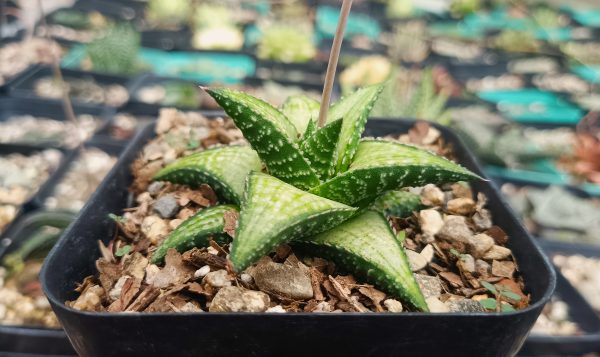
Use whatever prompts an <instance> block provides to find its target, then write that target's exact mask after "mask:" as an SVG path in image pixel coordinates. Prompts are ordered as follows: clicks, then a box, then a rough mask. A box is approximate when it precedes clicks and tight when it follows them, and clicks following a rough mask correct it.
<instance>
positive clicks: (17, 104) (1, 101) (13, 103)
mask: <svg viewBox="0 0 600 357" xmlns="http://www.w3.org/2000/svg"><path fill="white" fill-rule="evenodd" d="M73 111H74V112H75V115H80V114H90V115H93V116H95V117H98V118H99V119H100V120H101V123H100V126H99V127H98V130H97V131H96V132H99V131H100V130H102V129H103V127H104V126H106V124H107V123H108V120H109V119H110V117H111V116H112V115H113V113H114V109H111V108H108V107H99V106H94V105H88V104H85V105H84V104H76V105H73ZM13 115H32V116H35V117H44V118H50V119H54V120H59V121H65V120H67V119H66V118H65V114H64V110H63V106H62V103H61V102H60V101H55V100H50V99H43V98H23V97H5V98H0V121H5V120H7V119H8V118H10V117H11V116H13ZM44 145H45V146H46V144H44ZM47 146H51V147H57V146H58V145H54V144H51V143H50V144H47Z"/></svg>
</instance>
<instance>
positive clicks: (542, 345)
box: [520, 241, 600, 356]
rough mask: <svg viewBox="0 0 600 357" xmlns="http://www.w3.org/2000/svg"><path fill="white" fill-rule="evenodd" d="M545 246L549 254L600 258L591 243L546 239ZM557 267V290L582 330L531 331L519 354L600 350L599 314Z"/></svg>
mask: <svg viewBox="0 0 600 357" xmlns="http://www.w3.org/2000/svg"><path fill="white" fill-rule="evenodd" d="M541 245H542V248H543V249H544V251H545V252H546V253H547V254H548V255H549V256H552V255H553V254H564V255H575V254H579V255H583V256H586V257H592V258H598V259H600V248H598V247H590V246H589V245H578V244H568V243H561V242H550V241H543V242H542V244H541ZM556 270H557V273H556V275H557V281H556V282H557V286H556V292H555V294H556V295H557V296H559V297H560V298H561V299H562V300H563V301H564V302H565V303H567V305H568V306H569V315H570V317H571V320H572V321H573V322H575V323H577V324H578V325H579V328H580V329H581V331H582V334H581V335H578V336H548V335H537V334H531V335H529V337H528V338H527V340H526V341H525V344H524V345H523V349H522V350H521V351H520V354H522V355H524V356H582V355H586V354H593V353H594V352H598V351H600V318H599V317H598V314H597V313H596V312H595V311H594V309H593V308H592V307H591V306H590V305H589V303H588V302H587V301H586V300H585V299H584V298H583V296H581V295H580V294H579V292H578V291H577V290H576V289H575V288H574V287H573V285H571V284H570V283H569V281H568V280H567V279H566V278H565V277H564V276H563V275H562V274H561V273H560V271H559V269H558V268H556Z"/></svg>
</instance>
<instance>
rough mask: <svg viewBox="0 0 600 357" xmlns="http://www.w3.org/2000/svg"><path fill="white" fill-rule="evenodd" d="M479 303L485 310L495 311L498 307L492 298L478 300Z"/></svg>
mask: <svg viewBox="0 0 600 357" xmlns="http://www.w3.org/2000/svg"><path fill="white" fill-rule="evenodd" d="M479 303H480V304H481V306H483V308H484V309H487V310H496V306H497V305H498V302H497V301H496V299H494V298H487V299H483V300H479Z"/></svg>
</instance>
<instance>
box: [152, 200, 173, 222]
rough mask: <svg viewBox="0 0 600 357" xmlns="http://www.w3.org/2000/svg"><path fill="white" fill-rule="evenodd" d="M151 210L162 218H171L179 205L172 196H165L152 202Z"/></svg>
mask: <svg viewBox="0 0 600 357" xmlns="http://www.w3.org/2000/svg"><path fill="white" fill-rule="evenodd" d="M153 209H154V211H155V212H156V213H158V214H159V215H160V216H161V217H162V218H173V217H175V215H176V214H177V212H179V204H177V199H176V198H175V196H173V195H165V196H162V197H161V198H159V199H158V200H156V202H154V206H153Z"/></svg>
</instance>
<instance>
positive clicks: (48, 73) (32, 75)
mask: <svg viewBox="0 0 600 357" xmlns="http://www.w3.org/2000/svg"><path fill="white" fill-rule="evenodd" d="M61 72H62V76H63V79H64V80H65V81H67V82H68V81H69V79H82V80H92V81H94V82H95V83H97V84H99V85H110V84H118V85H121V86H123V87H124V88H125V89H128V88H129V87H130V86H131V85H132V83H133V82H134V81H135V79H130V78H127V77H122V76H117V75H113V74H105V73H96V72H87V71H80V70H76V69H66V68H65V69H62V70H61ZM46 77H54V73H53V71H52V68H50V67H47V66H38V67H36V69H34V70H31V71H28V72H27V74H26V75H23V76H20V77H19V78H18V79H17V80H16V81H15V82H14V83H13V84H12V85H11V88H10V93H11V95H15V96H20V97H25V98H28V97H34V98H46V99H49V100H54V101H60V100H61V99H54V98H47V97H40V96H39V95H37V93H36V92H35V83H36V82H37V81H38V80H40V79H42V78H46ZM70 98H71V101H72V102H74V103H76V104H83V105H97V106H109V105H108V104H105V103H89V102H84V101H82V100H80V99H78V98H77V97H76V96H73V95H71V96H70ZM128 100H129V99H128ZM128 100H127V101H128ZM127 101H125V102H124V103H123V104H122V105H125V104H126V103H127Z"/></svg>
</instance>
